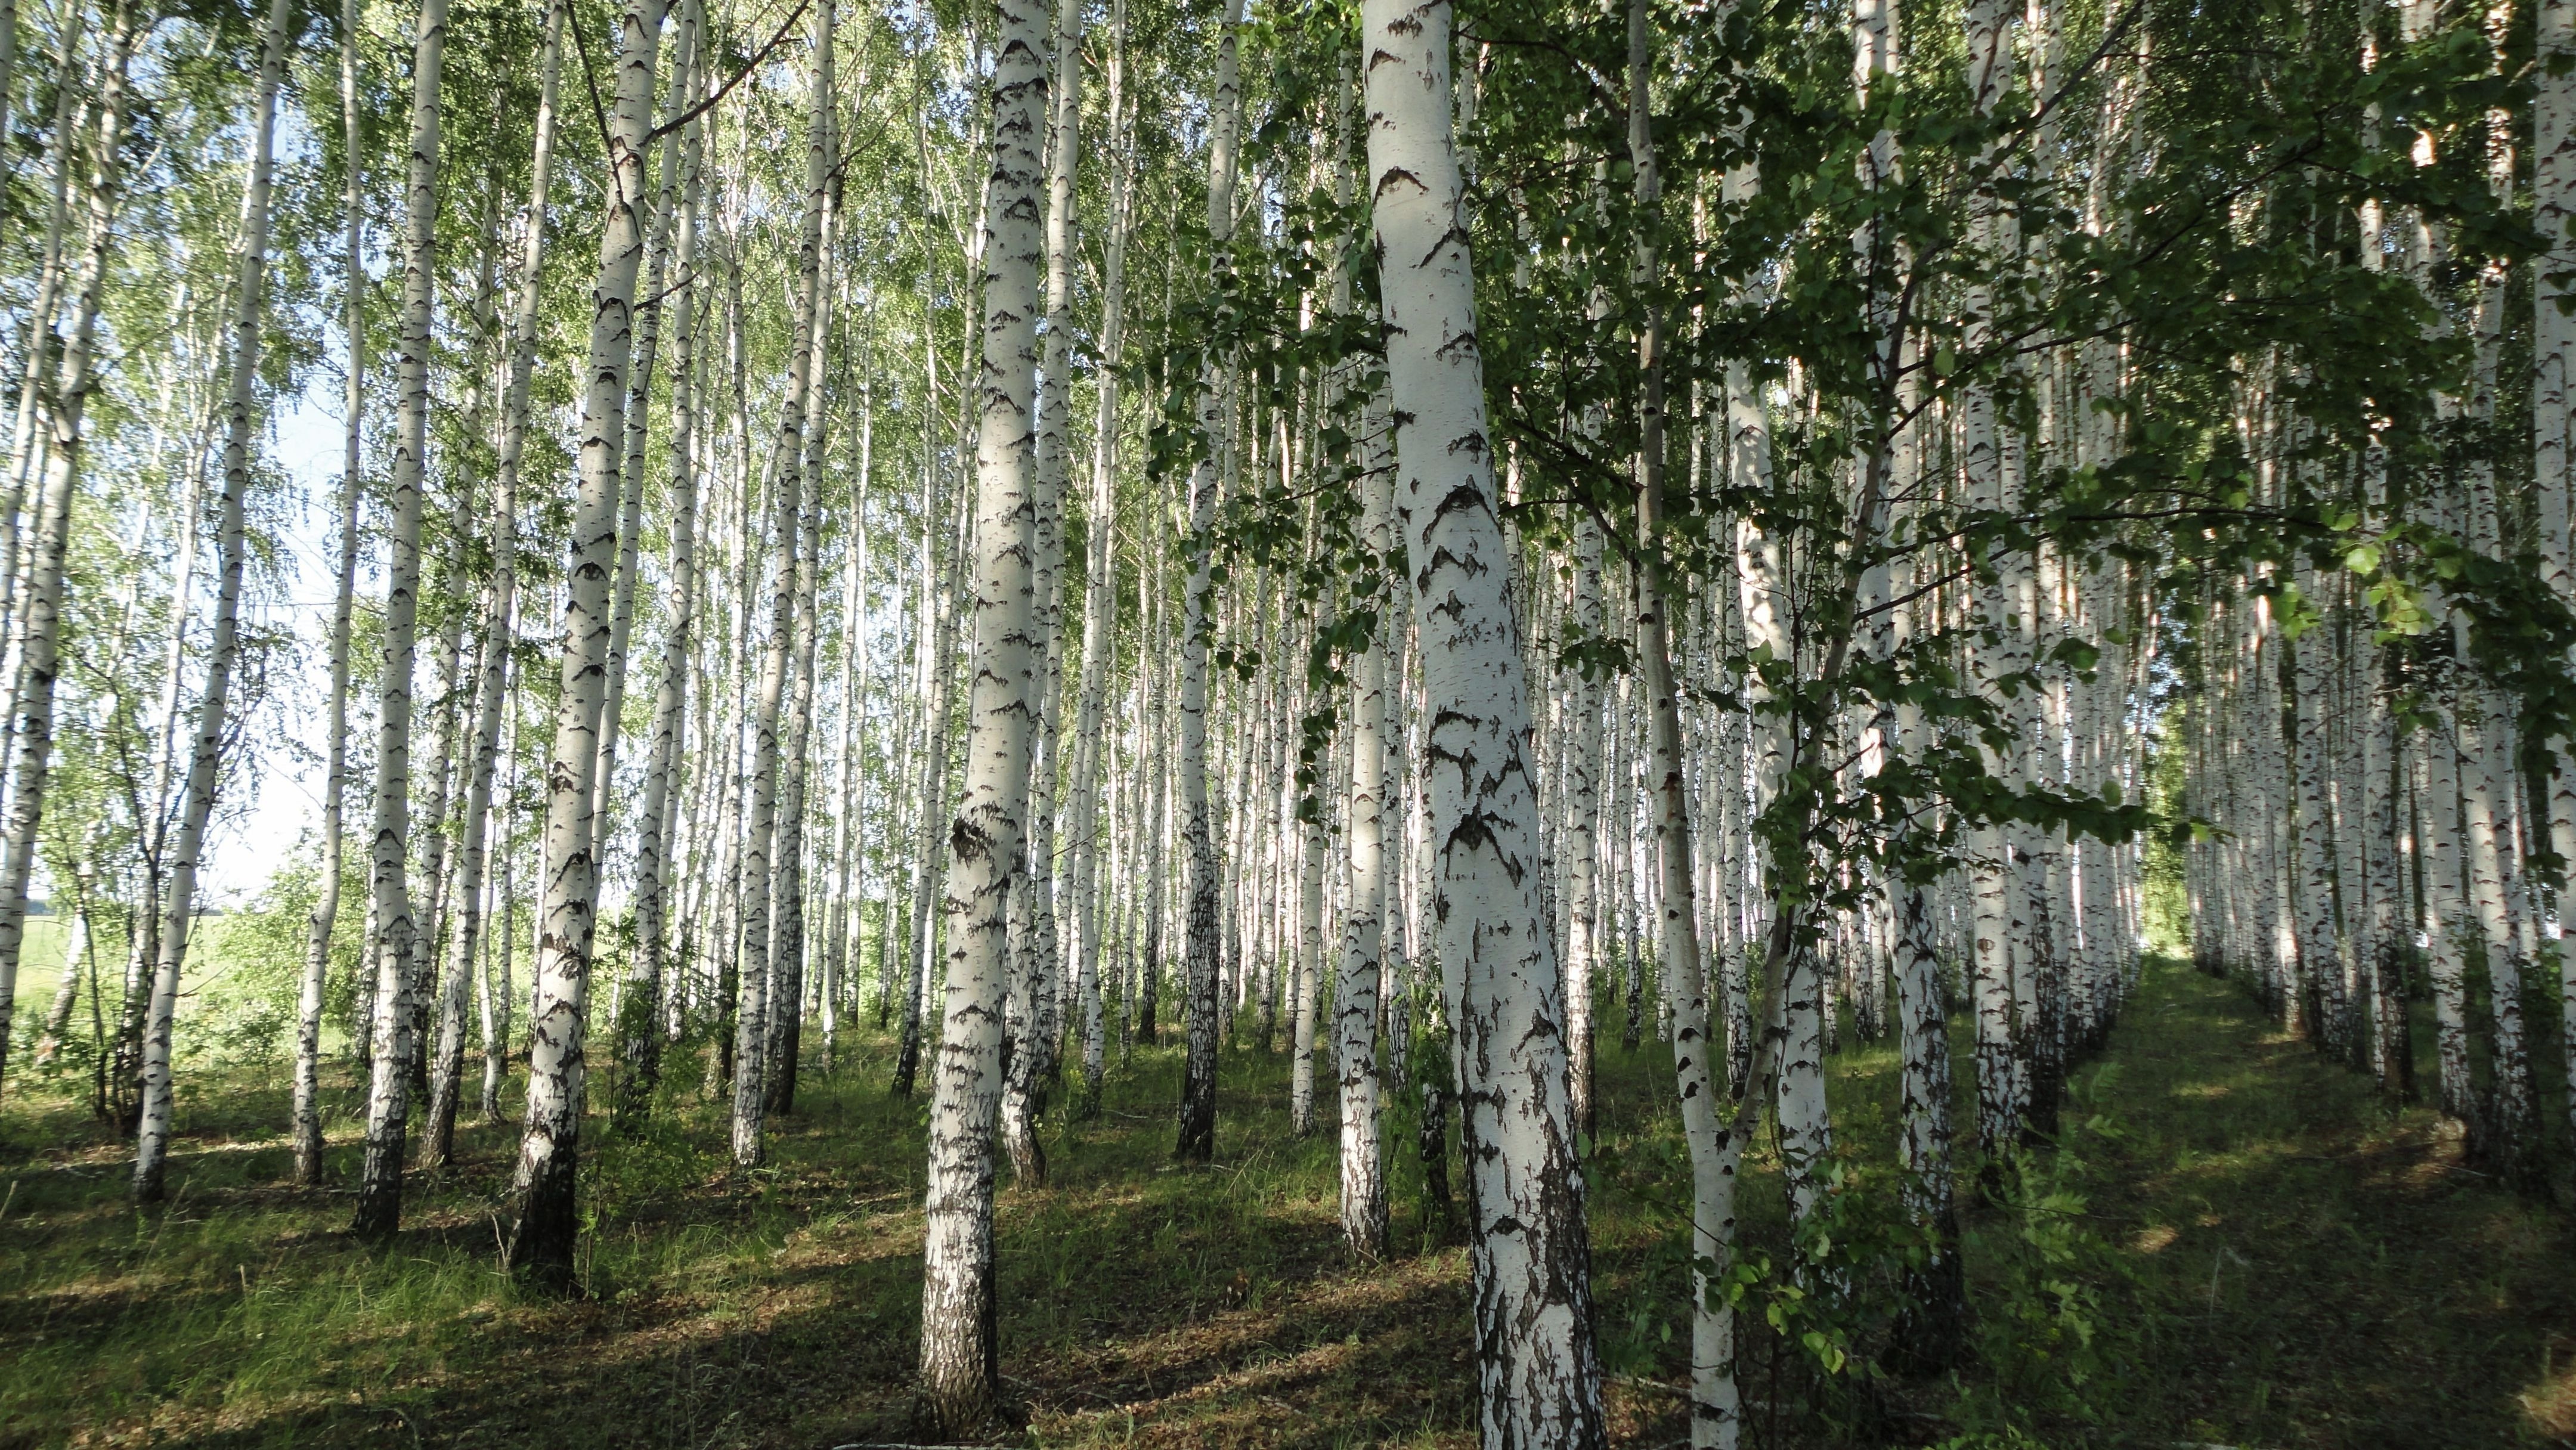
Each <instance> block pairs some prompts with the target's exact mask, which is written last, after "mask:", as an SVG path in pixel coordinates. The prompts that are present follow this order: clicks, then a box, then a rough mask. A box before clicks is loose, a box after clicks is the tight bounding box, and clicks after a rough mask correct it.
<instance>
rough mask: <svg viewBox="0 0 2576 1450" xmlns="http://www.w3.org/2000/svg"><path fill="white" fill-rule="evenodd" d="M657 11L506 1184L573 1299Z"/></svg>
mask: <svg viewBox="0 0 2576 1450" xmlns="http://www.w3.org/2000/svg"><path fill="white" fill-rule="evenodd" d="M662 10H663V7H662V0H628V3H627V5H626V6H625V8H624V11H623V13H622V14H621V16H620V19H619V41H620V44H619V47H618V52H617V71H616V101H615V113H614V118H613V120H612V122H611V129H610V133H609V137H608V156H607V161H608V171H607V177H606V178H605V179H606V181H607V186H606V188H605V189H606V192H607V197H606V201H607V214H606V216H605V218H604V219H603V224H602V228H601V232H600V241H599V280H598V282H597V283H596V284H595V285H594V287H593V290H592V315H591V325H590V345H589V360H588V363H587V365H586V366H585V367H584V369H583V373H582V377H583V391H582V421H581V435H580V437H581V449H580V455H579V457H580V467H579V474H580V495H579V499H578V501H577V503H576V506H575V509H574V513H573V526H572V547H571V551H570V558H569V559H568V560H567V562H566V570H565V572H566V575H567V579H568V584H567V587H566V590H565V603H564V628H563V662H562V666H561V685H560V687H559V690H560V693H559V696H558V704H557V707H556V710H555V731H554V741H553V745H552V747H551V749H550V751H549V753H548V765H547V769H546V823H545V844H544V847H543V852H544V855H543V863H544V864H543V866H542V868H541V870H540V875H539V881H540V883H541V885H540V888H539V889H540V891H541V892H542V893H543V894H542V896H541V898H540V900H539V904H538V909H537V915H538V931H539V933H540V934H539V936H538V939H537V961H536V968H535V983H534V987H535V995H534V997H533V998H532V1000H531V1002H530V1004H529V1009H528V1030H529V1035H530V1038H531V1044H530V1047H529V1051H528V1107H527V1117H526V1128H525V1130H524V1132H523V1133H522V1135H521V1137H520V1140H519V1162H518V1169H517V1172H516V1174H515V1176H514V1178H513V1181H512V1185H511V1196H512V1199H513V1203H512V1208H513V1210H514V1215H513V1216H514V1218H515V1220H516V1222H515V1224H514V1226H513V1228H512V1230H511V1233H510V1241H509V1254H508V1258H509V1261H510V1266H511V1267H512V1268H513V1269H514V1270H516V1271H517V1272H519V1273H520V1274H522V1275H524V1276H526V1277H527V1278H528V1279H529V1280H530V1281H532V1282H534V1283H536V1284H538V1285H540V1286H542V1287H545V1288H549V1289H554V1290H563V1289H568V1288H570V1287H571V1286H572V1278H573V1249H574V1240H575V1238H576V1236H577V1234H578V1232H579V1227H578V1225H579V1220H578V1215H577V1207H578V1204H577V1199H576V1192H575V1191H576V1188H577V1179H576V1175H577V1171H578V1168H579V1164H580V1151H581V1120H582V1114H583V1111H584V1107H585V1099H586V1087H587V1084H586V1082H585V1068H586V1064H587V1058H586V1056H585V1042H584V1037H585V1035H586V1032H587V1029H588V1026H589V1003H590V962H591V946H592V936H593V929H594V925H595V916H594V907H595V902H596V899H597V897H596V880H595V874H594V873H595V868H596V861H597V857H596V854H595V850H594V842H593V839H592V829H591V827H592V821H591V813H592V809H593V805H594V802H595V801H596V799H597V791H596V786H595V784H594V781H593V778H592V772H593V771H594V769H595V768H596V766H597V762H598V749H599V718H600V708H601V705H602V695H603V694H604V691H605V686H606V681H605V680H604V679H603V678H602V675H603V672H604V669H605V666H606V654H607V648H608V632H609V621H608V617H607V616H608V589H609V570H610V567H611V566H612V564H613V562H614V558H615V551H616V548H617V522H616V513H615V510H616V506H617V484H618V478H617V474H618V465H619V462H620V459H619V456H618V447H619V444H620V442H621V441H622V439H621V436H620V434H621V426H622V423H623V418H622V416H621V414H622V412H623V410H624V408H625V405H626V366H627V361H628V357H629V355H630V351H631V348H632V346H633V339H634V330H633V324H634V307H635V280H636V274H637V272H638V271H639V270H640V268H641V266H642V263H643V253H644V235H643V217H642V216H641V215H640V212H641V208H642V206H643V202H644V146H645V144H646V140H647V132H648V130H649V129H650V127H651V125H652V118H653V73H654V65H655V58H656V55H657V53H658V51H659V49H660V45H661V34H662Z"/></svg>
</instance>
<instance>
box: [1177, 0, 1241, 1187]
mask: <svg viewBox="0 0 2576 1450" xmlns="http://www.w3.org/2000/svg"><path fill="white" fill-rule="evenodd" d="M1242 25H1243V0H1225V14H1224V17H1223V20H1222V22H1221V28H1220V29H1219V31H1218V34H1217V51H1216V86H1215V89H1214V90H1213V91H1212V92H1211V93H1210V96H1209V100H1208V109H1209V126H1208V216H1207V221H1208V246H1209V252H1210V257H1209V262H1208V267H1209V272H1210V274H1211V285H1212V288H1213V289H1214V290H1215V291H1217V292H1219V293H1223V292H1224V291H1225V289H1226V287H1227V285H1228V283H1227V278H1228V276H1229V274H1230V273H1231V272H1232V270H1233V267H1234V262H1233V251H1232V240H1233V236H1234V183H1235V175H1234V172H1235V152H1236V147H1237V145H1238V144H1239V141H1240V136H1239V131H1240V128H1241V124H1242V115H1241V104H1242V94H1241V85H1240V81H1239V78H1238V75H1237V69H1236V67H1237V65H1238V60H1237V55H1236V46H1237V43H1238V40H1237V34H1236V32H1237V31H1239V30H1240V29H1241V28H1242ZM1227 368H1228V364H1227V362H1226V361H1225V360H1224V359H1222V358H1214V357H1211V358H1208V359H1205V360H1203V361H1202V362H1201V364H1200V373H1199V402H1198V431H1199V446H1200V450H1201V453H1200V458H1199V461H1198V465H1197V466H1196V467H1195V468H1193V469H1191V470H1190V482H1189V490H1190V492H1189V537H1188V549H1189V558H1190V574H1189V583H1188V585H1187V587H1186V589H1185V590H1184V592H1183V595H1182V616H1181V652H1180V689H1179V691H1178V692H1177V693H1178V700H1179V708H1180V721H1179V727H1180V728H1179V730H1178V736H1179V750H1178V752H1177V758H1176V759H1175V760H1174V762H1173V773H1174V775H1175V777H1176V780H1175V785H1176V787H1177V793H1178V795H1179V810H1180V835H1181V848H1182V850H1183V852H1184V860H1183V866H1184V886H1183V892H1184V896H1183V900H1184V901H1185V903H1186V905H1185V908H1184V917H1183V926H1182V936H1183V941H1182V976H1183V988H1182V990H1183V993H1184V996H1185V1001H1184V1003H1183V1007H1182V1010H1183V1016H1184V1024H1185V1029H1186V1035H1187V1056H1186V1059H1185V1061H1184V1064H1183V1067H1182V1075H1181V1107H1180V1140H1179V1142H1178V1144H1177V1145H1176V1146H1175V1148H1174V1150H1173V1156H1175V1157H1178V1158H1181V1159H1183V1160H1187V1161H1195V1162H1201V1163H1204V1162H1207V1161H1209V1160H1211V1159H1213V1158H1214V1157H1215V1156H1216V1065H1217V1034H1218V1032H1219V1031H1220V1030H1221V1028H1222V1026H1223V1024H1222V1023H1221V1021H1220V1020H1219V1019H1220V1016H1221V1008H1220V1005H1219V1003H1218V1000H1217V989H1218V979H1217V972H1218V946H1219V942H1218V912H1219V905H1218V900H1217V897H1218V892H1219V888H1220V881H1219V874H1220V873H1219V867H1218V862H1217V845H1216V839H1215V836H1214V834H1213V832H1212V829H1211V824H1210V822H1209V819H1208V764H1207V755H1208V739H1207V734H1208V730H1207V708H1208V636H1209V631H1210V621H1209V618H1208V593H1209V591H1210V589H1211V588H1212V587H1213V582H1214V575H1213V573H1212V566H1213V563H1214V558H1215V554H1214V549H1215V539H1214V537H1213V531H1214V528H1215V523H1216V502H1217V492H1218V487H1219V483H1218V476H1217V475H1218V471H1219V469H1220V467H1221V458H1222V457H1223V455H1224V453H1225V451H1226V446H1227V445H1226V437H1227V428H1228V424H1229V423H1230V421H1231V416H1230V415H1231V413H1232V411H1233V410H1232V408H1231V407H1230V406H1228V403H1229V401H1230V399H1229V397H1228V394H1229V389H1228V387H1227V385H1226V382H1225V375H1226V372H1227Z"/></svg>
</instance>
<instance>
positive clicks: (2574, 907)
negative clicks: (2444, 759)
mask: <svg viewBox="0 0 2576 1450" xmlns="http://www.w3.org/2000/svg"><path fill="white" fill-rule="evenodd" d="M2531 13H2532V31H2533V51H2534V59H2533V64H2532V68H2531V85H2532V102H2531V127H2532V139H2533V147H2532V159H2531V196H2532V224H2533V226H2534V227H2535V228H2536V229H2537V230H2538V231H2539V233H2540V235H2542V236H2543V237H2545V238H2547V239H2548V244H2549V249H2548V251H2547V252H2546V253H2544V254H2542V255H2541V256H2539V257H2536V258H2534V259H2533V262H2532V268H2531V276H2532V327H2531V339H2532V340H2531V352H2532V380H2531V431H2532V440H2531V457H2532V482H2533V486H2534V491H2535V493H2536V494H2537V495H2538V500H2537V501H2538V508H2537V509H2536V510H2535V512H2536V514H2537V516H2538V531H2537V532H2538V534H2539V543H2540V570H2541V577H2542V578H2543V579H2544V580H2545V581H2547V583H2548V585H2549V587H2550V589H2551V591H2552V592H2553V593H2555V594H2556V595H2557V596H2558V599H2559V602H2560V603H2562V604H2566V605H2568V606H2569V607H2571V608H2576V477H2571V472H2576V427H2571V423H2576V417H2571V409H2576V391H2571V389H2570V388H2569V376H2568V375H2569V371H2570V369H2571V368H2576V317H2570V316H2569V311H2570V309H2571V307H2576V300H2571V290H2576V289H2572V288H2571V279H2576V236H2571V235H2570V232H2569V224H2570V223H2571V222H2576V0H2539V3H2537V4H2535V5H2534V6H2532V7H2531ZM2569 663H2570V667H2571V668H2576V659H2571V661H2570V662H2569ZM2546 743H2547V745H2548V748H2549V753H2550V763H2551V772H2550V778H2549V785H2548V819H2549V838H2548V839H2549V848H2550V850H2551V851H2552V852H2553V853H2555V854H2556V855H2557V857H2558V859H2559V860H2560V861H2561V862H2562V863H2565V864H2564V867H2563V868H2562V869H2563V872H2576V740H2570V739H2569V738H2567V737H2565V736H2560V737H2558V738H2556V739H2553V740H2550V741H2548V742H2546ZM2549 888H2550V891H2551V894H2552V895H2554V896H2555V897H2556V898H2557V906H2558V915H2559V919H2560V920H2561V921H2562V922H2564V921H2565V920H2567V918H2568V917H2569V915H2570V914H2571V912H2576V888H2571V878H2570V877H2569V876H2568V875H2566V874H2561V875H2559V876H2558V877H2557V878H2556V879H2553V880H2552V881H2550V883H2549ZM2561 940H2562V943H2563V942H2564V938H2563V936H2562V938H2561ZM2558 992H2559V1002H2560V1006H2561V1011H2562V1014H2563V1016H2562V1020H2564V1021H2568V1022H2576V951H2569V950H2566V949H2565V946H2564V945H2563V944H2562V946H2561V949H2560V951H2559V954H2558ZM2562 1041H2563V1052H2564V1057H2563V1060H2562V1061H2561V1063H2560V1070H2561V1071H2562V1072H2563V1073H2564V1074H2565V1077H2566V1080H2567V1081H2568V1082H2570V1083H2576V1032H2569V1033H2564V1034H2562ZM2567 1111H2568V1115H2569V1119H2570V1121H2571V1123H2576V1093H2571V1094H2570V1095H2569V1097H2568V1107H2567Z"/></svg>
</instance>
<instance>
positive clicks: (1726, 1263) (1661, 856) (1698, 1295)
mask: <svg viewBox="0 0 2576 1450" xmlns="http://www.w3.org/2000/svg"><path fill="white" fill-rule="evenodd" d="M1653 75H1654V33H1653V26H1652V21H1651V19H1650V18H1649V15H1648V11H1647V7H1646V0H1629V4H1628V75H1627V81H1628V154H1629V158H1630V160H1631V162H1632V163H1633V164H1634V166H1635V176H1636V207H1637V220H1636V227H1637V231H1636V237H1635V247H1636V263H1635V265H1636V276H1637V280H1638V281H1639V283H1640V284H1641V285H1642V286H1643V287H1645V288H1647V289H1649V290H1651V289H1652V288H1653V286H1654V285H1655V283H1656V280H1657V275H1658V269H1659V239H1658V236H1657V232H1658V231H1659V229H1660V218H1659V217H1658V215H1657V212H1658V209H1659V208H1660V206H1661V204H1662V200H1663V196H1662V182H1661V178H1660V173H1659V171H1658V169H1657V167H1656V161H1655V141H1654V122H1653V113H1652V111H1651V109H1650V98H1651V96H1652V93H1653V85H1652V82H1653ZM1663 352H1664V323H1663V313H1662V309H1660V308H1659V307H1657V306H1655V305H1654V304H1653V303H1652V302H1649V303H1648V304H1647V306H1646V311H1645V315H1644V318H1643V322H1642V325H1641V326H1640V327H1639V328H1638V330H1637V367H1638V372H1639V374H1640V375H1641V377H1642V378H1643V380H1644V389H1643V396H1642V397H1641V398H1640V399H1639V403H1640V406H1639V408H1638V413H1637V434H1638V447H1637V457H1636V470H1637V472H1636V478H1637V561H1636V572H1635V580H1636V626H1635V642H1636V648H1637V662H1638V665H1639V667H1640V674H1641V676H1642V681H1641V682H1642V684H1643V685H1644V687H1645V692H1646V717H1647V719H1646V726H1647V728H1646V753H1647V772H1646V784H1647V789H1648V792H1649V795H1650V796H1651V799H1652V801H1653V811H1654V817H1655V860H1656V866H1657V869H1658V872H1659V883H1658V884H1659V890H1658V892H1657V896H1658V898H1659V902H1658V904H1659V906H1660V908H1661V910H1660V912H1659V919H1658V922H1657V930H1656V935H1655V957H1656V960H1657V962H1658V963H1659V964H1660V965H1661V966H1662V968H1663V988H1664V1000H1665V1001H1666V1002H1667V1003H1669V1004H1670V1006H1671V1010H1672V1018H1673V1026H1672V1033H1673V1074H1674V1080H1675V1084H1676V1086H1677V1088H1678V1089H1679V1092H1680V1096H1681V1113H1682V1140H1683V1144H1684V1147H1685V1149H1686V1151H1687V1152H1688V1153H1689V1156H1690V1174H1691V1210H1690V1221H1691V1237H1690V1254H1691V1297H1690V1303H1691V1351H1690V1355H1691V1360H1690V1362H1691V1379H1690V1401H1691V1443H1692V1444H1693V1445H1695V1446H1717V1445H1732V1444H1733V1443H1734V1441H1735V1437H1736V1435H1737V1433H1738V1432H1737V1421H1738V1419H1739V1418H1740V1417H1741V1415H1742V1402H1741V1397H1740V1395H1739V1393H1738V1391H1737V1389H1736V1384H1735V1315H1734V1310H1733V1308H1732V1306H1731V1305H1730V1304H1729V1302H1728V1299H1727V1293H1726V1289H1725V1285H1724V1279H1723V1276H1724V1275H1725V1274H1726V1272H1727V1271H1728V1269H1729V1267H1730V1266H1731V1265H1732V1263H1733V1260H1734V1254H1735V1242H1734V1238H1735V1234H1734V1226H1735V1159H1734V1155H1732V1154H1730V1153H1728V1152H1726V1151H1725V1149H1726V1144H1727V1141H1728V1140H1727V1139H1726V1138H1725V1137H1724V1135H1723V1134H1721V1133H1720V1132H1719V1124H1718V1117H1717V1094H1718V1085H1717V1079H1716V1076H1715V1074H1714V1072H1713V1071H1712V1069H1711V1065H1710V1062H1709V1058H1710V1056H1711V1053H1712V1047H1711V1044H1710V1043H1709V1040H1708V1022H1709V1004H1708V974H1707V972H1706V971H1705V970H1703V968H1702V966H1701V962H1700V937H1699V928H1698V912H1697V909H1696V906H1695V903H1694V898H1695V894H1696V884H1695V882H1694V880H1693V871H1692V867H1691V818H1690V803H1689V800H1688V797H1687V794H1686V792H1685V789H1684V785H1685V771H1686V769H1687V762H1686V760H1685V758H1684V754H1683V746H1682V717H1681V697H1680V690H1679V687H1678V685H1677V683H1676V681H1675V680H1674V678H1673V660H1672V644H1671V622H1670V621H1671V613H1670V611H1671V604H1670V599H1671V592H1672V591H1671V584H1670V581H1669V578H1668V574H1667V569H1666V565H1665V562H1664V539H1663V537H1662V533H1663V526H1664V356H1663ZM1783 1097H1784V1103H1783V1107H1782V1113H1781V1122H1782V1127H1783V1135H1782V1136H1783V1139H1784V1143H1785V1140H1786V1138H1787V1136H1788V1134H1787V1131H1786V1130H1787V1128H1788V1127H1789V1115H1788V1110H1787V1107H1786V1103H1785V1097H1786V1092H1785V1089H1784V1092H1783Z"/></svg>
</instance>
